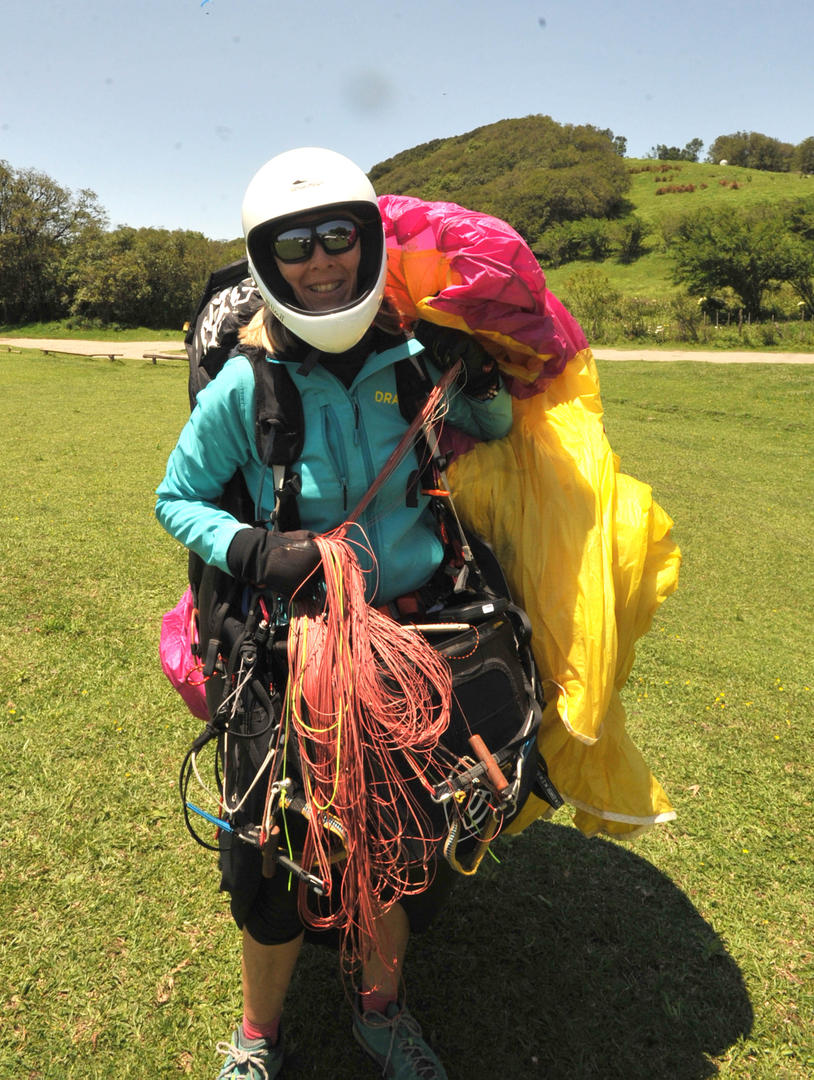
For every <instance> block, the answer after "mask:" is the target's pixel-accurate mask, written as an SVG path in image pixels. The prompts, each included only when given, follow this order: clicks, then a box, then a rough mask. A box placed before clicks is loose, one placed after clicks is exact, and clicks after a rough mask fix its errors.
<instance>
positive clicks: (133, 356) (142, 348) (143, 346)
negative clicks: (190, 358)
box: [0, 338, 186, 360]
mask: <svg viewBox="0 0 814 1080" xmlns="http://www.w3.org/2000/svg"><path fill="white" fill-rule="evenodd" d="M6 345H8V346H10V347H11V348H13V349H51V350H53V351H54V352H66V353H81V355H82V356H95V355H97V354H100V355H103V356H107V355H108V354H110V353H116V355H118V356H122V357H126V358H127V359H128V360H140V359H141V358H142V357H143V356H144V354H145V353H177V354H178V356H179V357H182V358H186V354H185V352H184V345H183V342H180V341H178V339H177V338H176V339H175V340H174V341H167V340H166V339H164V340H163V341H75V340H74V339H73V338H0V347H4V346H6Z"/></svg>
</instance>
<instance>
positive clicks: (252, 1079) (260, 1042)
mask: <svg viewBox="0 0 814 1080" xmlns="http://www.w3.org/2000/svg"><path fill="white" fill-rule="evenodd" d="M215 1049H216V1050H217V1052H218V1053H219V1054H224V1055H225V1056H226V1061H225V1062H224V1063H223V1068H222V1069H221V1071H220V1072H219V1073H218V1076H217V1080H274V1077H275V1076H277V1075H278V1073H279V1072H280V1069H282V1067H283V1058H284V1056H285V1051H284V1050H283V1038H282V1035H281V1036H280V1039H279V1041H278V1042H277V1045H276V1046H272V1044H271V1043H270V1042H269V1041H268V1039H247V1038H246V1036H245V1035H244V1034H243V1026H242V1025H241V1026H240V1027H239V1028H238V1029H237V1031H236V1032H235V1033H234V1034H233V1035H232V1041H231V1042H230V1043H227V1042H219V1043H218V1045H217V1046H216V1047H215Z"/></svg>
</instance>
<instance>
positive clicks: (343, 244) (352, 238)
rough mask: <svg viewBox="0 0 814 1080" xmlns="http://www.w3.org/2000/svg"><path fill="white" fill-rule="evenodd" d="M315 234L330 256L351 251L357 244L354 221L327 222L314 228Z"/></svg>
mask: <svg viewBox="0 0 814 1080" xmlns="http://www.w3.org/2000/svg"><path fill="white" fill-rule="evenodd" d="M314 232H315V233H316V234H317V236H318V237H319V241H320V243H321V244H322V246H323V247H324V248H325V250H326V251H327V252H328V253H329V254H330V255H339V254H340V253H341V252H343V251H350V249H351V248H352V247H353V245H354V244H355V243H356V236H357V232H356V226H355V225H354V223H353V222H352V221H325V222H323V223H322V224H321V225H316V226H314Z"/></svg>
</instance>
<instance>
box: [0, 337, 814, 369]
mask: <svg viewBox="0 0 814 1080" xmlns="http://www.w3.org/2000/svg"><path fill="white" fill-rule="evenodd" d="M7 345H8V346H11V347H12V348H17V349H53V350H54V351H55V352H68V353H81V354H82V355H83V356H93V355H95V354H97V353H99V354H102V355H105V356H106V355H107V354H108V353H111V352H114V353H118V354H119V355H120V356H123V357H127V358H128V359H131V360H133V359H135V360H140V359H141V358H142V357H143V356H144V354H145V353H153V352H159V353H161V352H168V353H177V354H178V356H179V357H181V358H183V356H184V346H183V345H182V344H181V343H180V342H179V341H178V340H177V339H176V340H175V341H167V340H166V339H165V340H164V341H74V340H72V339H70V338H61V339H57V338H54V339H48V338H0V349H1V348H2V347H4V346H7ZM593 351H594V356H596V357H597V359H599V360H648V361H654V362H661V363H670V362H674V361H676V360H685V361H686V360H694V361H696V362H697V363H705V364H814V353H779V352H723V351H718V350H715V351H709V352H701V351H697V350H691V351H687V352H682V351H681V350H680V349H606V348H604V347H603V346H601V345H597V346H594V350H593Z"/></svg>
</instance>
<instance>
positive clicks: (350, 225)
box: [272, 219, 359, 263]
mask: <svg viewBox="0 0 814 1080" xmlns="http://www.w3.org/2000/svg"><path fill="white" fill-rule="evenodd" d="M358 238H359V232H358V229H357V228H356V225H355V223H354V222H352V221H345V220H344V219H343V220H336V221H322V222H320V223H319V225H310V226H308V225H303V226H300V227H299V228H294V229H285V230H284V231H283V232H281V233H278V234H277V236H275V238H274V242H273V244H272V248H273V250H274V254H275V255H276V256H277V258H278V259H279V260H280V262H284V263H297V262H305V260H306V259H310V258H311V255H312V254H313V251H314V244H315V243H316V241H317V240H319V242H320V244H321V245H322V247H323V248H324V249H325V251H327V252H328V254H329V255H341V254H342V252H343V251H350V250H351V248H352V247H353V246H354V245H355V244H356V241H357V239H358Z"/></svg>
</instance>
